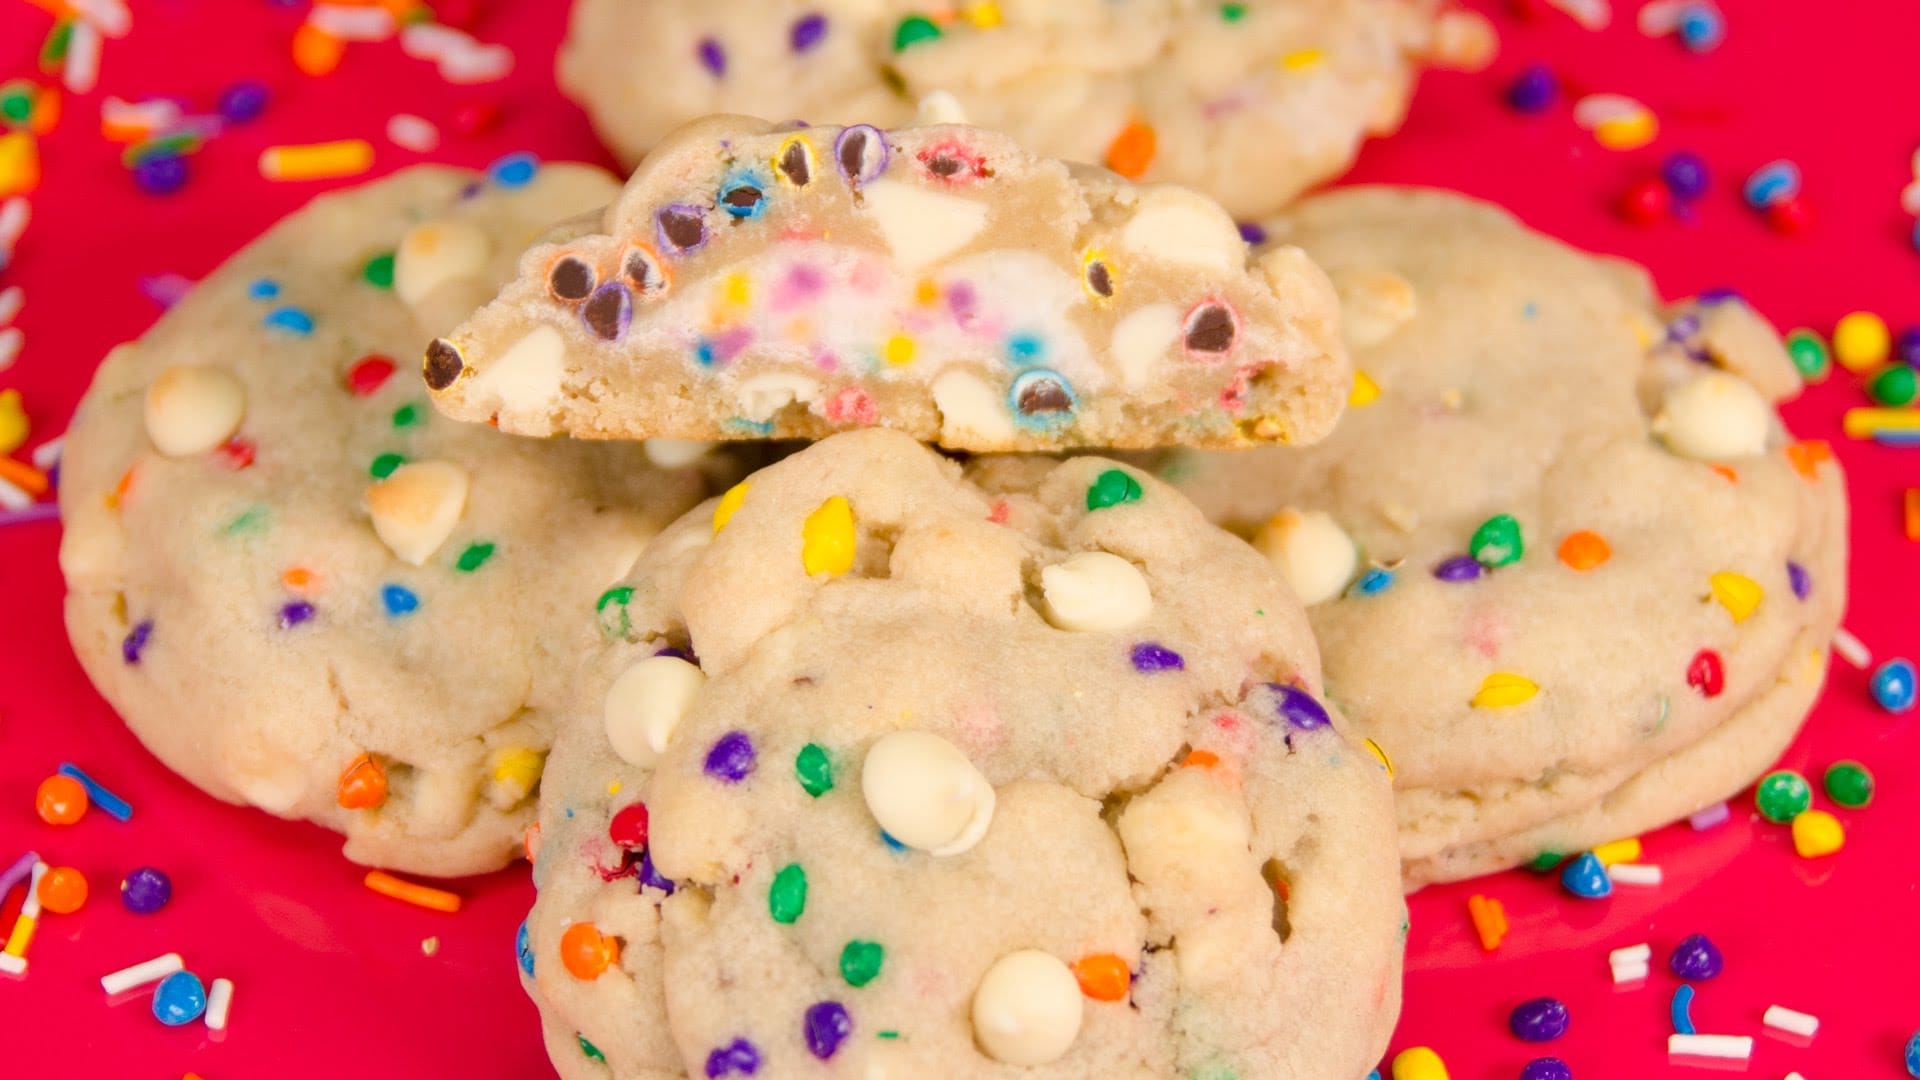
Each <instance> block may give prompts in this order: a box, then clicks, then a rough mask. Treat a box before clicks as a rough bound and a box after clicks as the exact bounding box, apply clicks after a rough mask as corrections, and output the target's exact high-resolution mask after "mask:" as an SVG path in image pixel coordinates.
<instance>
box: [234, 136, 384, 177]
mask: <svg viewBox="0 0 1920 1080" xmlns="http://www.w3.org/2000/svg"><path fill="white" fill-rule="evenodd" d="M372 167H373V144H372V143H369V142H368V141H367V140H365V139H341V140H339V141H338V142H324V143H308V144H307V145H304V146H269V147H267V148H266V149H265V150H262V151H260V175H261V176H264V177H266V178H267V179H269V180H330V179H333V178H334V177H338V176H358V175H359V174H361V173H363V172H366V171H367V170H368V169H370V168H372Z"/></svg>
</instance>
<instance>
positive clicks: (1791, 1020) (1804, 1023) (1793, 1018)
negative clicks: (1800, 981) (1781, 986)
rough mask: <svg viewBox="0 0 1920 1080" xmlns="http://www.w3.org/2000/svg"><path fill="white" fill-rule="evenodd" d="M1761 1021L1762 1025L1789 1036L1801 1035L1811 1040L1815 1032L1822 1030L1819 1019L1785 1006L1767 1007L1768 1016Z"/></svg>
mask: <svg viewBox="0 0 1920 1080" xmlns="http://www.w3.org/2000/svg"><path fill="white" fill-rule="evenodd" d="M1760 1020H1761V1023H1764V1024H1766V1025H1767V1026H1768V1027H1770V1028H1775V1029H1777V1030H1780V1031H1784V1032H1786V1033H1788V1034H1789V1035H1800V1036H1804V1037H1806V1038H1809V1039H1811V1038H1813V1033H1814V1032H1816V1031H1819V1030H1820V1019H1819V1017H1815V1016H1808V1015H1807V1014H1806V1013H1803V1012H1795V1011H1794V1010H1792V1009H1789V1008H1787V1007H1786V1006H1785V1005H1769V1006H1767V1014H1766V1015H1765V1016H1763V1017H1761V1018H1760Z"/></svg>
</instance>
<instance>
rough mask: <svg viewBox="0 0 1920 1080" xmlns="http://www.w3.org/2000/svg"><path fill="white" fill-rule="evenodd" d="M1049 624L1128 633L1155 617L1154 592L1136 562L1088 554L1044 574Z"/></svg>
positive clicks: (1100, 553)
mask: <svg viewBox="0 0 1920 1080" xmlns="http://www.w3.org/2000/svg"><path fill="white" fill-rule="evenodd" d="M1040 591H1041V592H1042V593H1043V594H1044V595H1045V597H1046V610H1045V612H1044V614H1045V615H1046V617H1047V621H1048V622H1050V623H1052V624H1053V625H1055V626H1057V627H1059V628H1060V629H1062V630H1096V631H1097V630H1125V629H1126V628H1127V627H1129V626H1138V625H1140V624H1141V623H1142V622H1145V621H1146V618H1147V616H1148V615H1151V614H1153V593H1152V591H1151V590H1149V589H1148V588H1147V579H1146V578H1145V577H1144V576H1142V575H1141V573H1140V571H1139V569H1138V568H1136V567H1135V566H1134V565H1133V564H1132V563H1130V562H1128V561H1127V560H1125V559H1123V558H1121V557H1120V556H1118V555H1114V554H1112V553H1110V552H1105V551H1083V552H1081V553H1079V554H1078V555H1075V556H1073V557H1072V558H1070V559H1068V560H1066V561H1065V562H1061V563H1055V564H1054V565H1052V566H1049V567H1046V568H1045V569H1043V570H1041V571H1040Z"/></svg>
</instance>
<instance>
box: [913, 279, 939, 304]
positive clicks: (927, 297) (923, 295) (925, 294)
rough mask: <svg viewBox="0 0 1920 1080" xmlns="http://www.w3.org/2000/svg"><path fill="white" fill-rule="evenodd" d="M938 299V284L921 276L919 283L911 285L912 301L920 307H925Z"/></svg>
mask: <svg viewBox="0 0 1920 1080" xmlns="http://www.w3.org/2000/svg"><path fill="white" fill-rule="evenodd" d="M939 299H940V286H938V285H935V284H934V283H933V282H931V281H928V280H925V279H924V278H923V279H921V282H920V284H918V285H915V286H914V287H913V302H914V303H916V304H919V305H920V306H921V307H927V306H929V305H931V304H933V303H934V302H935V301H937V300H939Z"/></svg>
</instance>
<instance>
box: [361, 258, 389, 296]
mask: <svg viewBox="0 0 1920 1080" xmlns="http://www.w3.org/2000/svg"><path fill="white" fill-rule="evenodd" d="M360 276H361V277H362V278H363V279H365V280H366V283H367V284H369V285H371V286H373V287H374V288H376V289H391V288H393V252H391V251H383V252H381V253H380V254H378V255H375V256H374V257H373V258H371V259H368V260H367V265H365V266H363V267H361V268H360Z"/></svg>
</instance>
